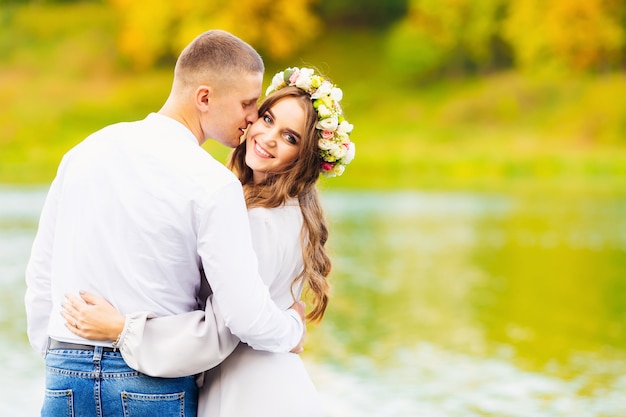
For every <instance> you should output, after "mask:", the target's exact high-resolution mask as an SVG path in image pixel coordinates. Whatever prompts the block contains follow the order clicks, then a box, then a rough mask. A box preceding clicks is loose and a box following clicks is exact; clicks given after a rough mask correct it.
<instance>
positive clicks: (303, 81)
mask: <svg viewBox="0 0 626 417" xmlns="http://www.w3.org/2000/svg"><path fill="white" fill-rule="evenodd" d="M287 86H295V87H298V88H300V89H302V90H304V91H306V92H307V93H309V95H310V96H311V100H312V101H313V107H314V108H315V110H316V111H317V118H318V122H317V125H316V126H315V128H316V129H317V130H318V137H319V140H318V148H319V156H320V159H321V163H322V175H324V176H325V177H329V178H330V177H336V176H339V175H341V174H343V171H344V170H345V169H346V165H348V164H349V163H350V162H352V160H353V159H354V155H355V151H356V148H355V145H354V143H353V142H351V141H350V137H349V135H350V133H351V132H352V128H353V127H354V126H353V125H351V124H350V123H348V121H347V120H346V119H345V117H344V116H343V110H342V109H341V106H340V105H339V102H340V101H341V99H342V98H343V91H341V89H340V88H338V87H336V86H335V85H334V84H332V83H331V82H330V81H328V80H326V79H324V78H323V77H322V76H320V75H316V74H315V71H314V70H312V69H310V68H287V69H286V70H284V71H281V72H279V73H277V74H276V75H274V78H272V83H271V84H270V86H269V87H268V88H267V91H266V92H265V95H269V94H270V93H272V92H274V91H277V90H280V89H281V88H284V87H287Z"/></svg>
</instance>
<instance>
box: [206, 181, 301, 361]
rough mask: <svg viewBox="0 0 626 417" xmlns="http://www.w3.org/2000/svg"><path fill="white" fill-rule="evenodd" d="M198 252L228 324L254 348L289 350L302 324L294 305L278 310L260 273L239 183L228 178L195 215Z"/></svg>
mask: <svg viewBox="0 0 626 417" xmlns="http://www.w3.org/2000/svg"><path fill="white" fill-rule="evenodd" d="M198 225H199V226H198V254H199V255H200V258H201V259H202V264H203V267H204V271H205V273H206V277H207V280H208V282H209V284H210V285H211V288H212V290H213V297H214V298H213V304H214V305H217V306H218V308H219V310H220V312H221V315H222V316H223V318H224V322H225V323H226V326H227V327H228V328H229V329H230V331H231V332H232V333H233V334H235V335H236V336H237V337H239V338H240V339H241V340H242V341H243V342H245V343H247V344H248V345H250V346H252V347H253V348H255V349H258V350H267V351H272V352H288V351H290V350H292V349H294V347H296V346H298V345H299V343H300V340H301V339H302V337H303V334H304V324H303V322H302V319H301V318H300V315H299V313H298V312H297V311H296V310H294V309H289V310H287V311H282V310H280V309H279V308H278V307H277V306H276V304H275V303H274V302H273V301H272V299H271V298H270V295H269V291H268V289H267V287H266V286H265V284H264V283H263V281H262V280H261V277H260V276H259V273H258V266H257V258H256V255H255V253H254V250H253V247H252V240H251V236H250V226H249V223H248V215H247V211H246V206H245V201H244V197H243V191H242V189H241V185H240V184H239V183H238V182H232V183H229V184H227V185H225V186H224V187H222V189H220V191H219V193H216V195H214V196H210V200H209V202H208V203H207V204H206V207H205V210H204V211H203V212H202V213H198Z"/></svg>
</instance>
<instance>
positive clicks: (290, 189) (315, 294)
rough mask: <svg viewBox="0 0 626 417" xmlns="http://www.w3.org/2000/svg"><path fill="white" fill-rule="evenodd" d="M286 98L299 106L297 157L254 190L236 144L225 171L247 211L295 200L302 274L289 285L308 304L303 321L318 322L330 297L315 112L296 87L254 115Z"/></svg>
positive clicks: (276, 96) (243, 151)
mask: <svg viewBox="0 0 626 417" xmlns="http://www.w3.org/2000/svg"><path fill="white" fill-rule="evenodd" d="M288 97H292V98H296V99H297V100H300V101H301V102H302V104H303V105H304V109H305V113H306V115H305V129H304V132H302V140H301V142H300V148H299V152H298V155H297V157H296V158H295V160H294V161H293V162H292V164H291V166H290V167H288V168H287V169H286V170H284V171H282V172H279V173H268V175H267V178H266V179H265V180H264V181H263V182H262V183H258V184H255V183H254V181H253V177H252V170H251V169H250V168H249V167H248V166H247V165H246V162H245V159H246V143H245V141H244V142H243V143H241V144H240V145H239V146H238V147H237V148H235V149H234V150H233V152H232V153H231V155H230V157H229V160H228V167H229V168H230V169H231V170H232V171H233V172H234V173H235V175H237V177H238V178H239V180H240V181H241V183H242V184H243V190H244V195H245V198H246V204H247V206H248V208H252V207H265V208H273V207H279V206H281V205H282V204H284V203H285V201H286V200H287V199H288V198H297V199H298V202H299V204H300V210H301V211H302V217H303V220H304V221H303V225H302V230H301V232H300V239H301V241H302V258H303V261H304V268H303V270H302V273H301V274H300V275H299V276H298V277H296V279H295V280H294V282H293V283H292V288H293V285H294V284H295V283H296V282H298V281H300V280H304V286H305V289H306V291H307V295H310V296H311V298H312V302H313V304H312V309H311V311H310V312H309V313H308V314H307V316H306V318H307V320H309V321H313V322H319V321H320V320H321V319H322V317H323V316H324V312H325V311H326V307H327V305H328V299H329V294H330V285H329V283H328V275H329V274H330V270H331V261H330V258H329V257H328V254H327V253H326V248H325V244H326V240H327V239H328V228H327V225H326V219H325V217H324V212H323V210H322V206H321V204H320V201H319V196H318V192H317V187H316V186H315V185H316V182H317V179H318V178H319V176H320V170H321V162H320V158H319V150H318V146H317V143H318V137H317V132H316V130H315V125H316V123H317V112H316V111H315V109H314V108H313V104H312V102H311V97H310V96H309V94H308V93H307V92H305V91H303V90H301V89H299V88H297V87H285V88H283V89H281V90H278V91H276V92H274V93H272V94H271V95H269V96H268V97H267V98H266V99H265V100H264V101H263V103H262V104H261V106H260V107H259V115H260V116H262V115H263V114H265V112H266V111H267V110H268V109H269V108H271V107H272V106H274V105H275V104H276V103H277V102H279V101H280V100H283V99H285V98H288Z"/></svg>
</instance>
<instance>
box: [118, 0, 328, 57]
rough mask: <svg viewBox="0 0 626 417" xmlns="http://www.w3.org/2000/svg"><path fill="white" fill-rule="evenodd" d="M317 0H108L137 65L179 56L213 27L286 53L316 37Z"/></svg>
mask: <svg viewBox="0 0 626 417" xmlns="http://www.w3.org/2000/svg"><path fill="white" fill-rule="evenodd" d="M316 1H317V0H239V1H237V2H233V1H228V0H212V1H204V2H199V1H197V0H176V1H170V0H108V2H109V3H111V4H112V5H113V7H114V8H115V10H116V11H117V13H118V14H119V19H120V24H121V28H120V38H119V42H120V50H121V51H122V53H123V54H124V55H125V56H126V57H127V58H128V59H129V60H130V62H131V63H132V65H133V66H135V67H136V68H145V67H148V66H150V65H152V64H154V63H155V62H157V61H158V60H159V59H162V58H167V57H171V56H176V55H177V54H178V53H179V52H180V50H182V48H183V47H184V46H185V45H186V44H187V43H189V42H190V41H191V40H192V39H193V38H194V37H195V36H197V35H198V34H200V33H201V32H204V31H206V30H208V29H223V30H226V31H229V32H231V33H233V34H235V35H237V36H239V37H240V38H242V39H243V40H245V41H246V42H248V43H250V44H251V45H253V46H254V47H255V48H256V49H257V50H258V51H259V52H260V53H261V54H262V55H266V56H268V57H270V58H275V59H280V58H285V57H287V56H289V55H290V54H292V53H293V52H295V51H296V50H297V49H298V48H300V47H302V46H303V45H305V44H306V43H307V42H309V41H311V40H312V39H314V38H315V36H316V35H317V34H318V33H319V31H320V22H319V18H318V17H317V15H316V14H315V13H314V11H313V10H312V7H313V4H314V3H316Z"/></svg>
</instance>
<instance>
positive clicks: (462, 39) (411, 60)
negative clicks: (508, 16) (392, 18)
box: [388, 0, 509, 77]
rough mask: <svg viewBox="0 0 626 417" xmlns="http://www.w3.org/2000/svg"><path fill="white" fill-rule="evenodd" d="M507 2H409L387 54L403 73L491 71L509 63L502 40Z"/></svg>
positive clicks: (456, 0)
mask: <svg viewBox="0 0 626 417" xmlns="http://www.w3.org/2000/svg"><path fill="white" fill-rule="evenodd" d="M505 3H506V0H410V2H409V8H408V13H407V15H406V17H405V18H404V19H402V20H401V21H400V22H398V23H397V24H396V25H395V26H394V27H393V28H392V30H391V32H390V34H389V38H388V51H389V55H390V59H391V63H392V67H394V68H395V69H396V70H398V71H399V72H400V73H404V74H408V75H412V76H416V77H423V76H426V75H430V74H434V73H441V72H448V73H450V72H454V73H466V72H469V71H476V70H486V69H490V68H494V67H495V66H498V65H506V64H507V63H508V62H509V60H508V58H507V51H506V48H504V47H503V46H502V45H503V44H502V42H501V40H500V39H499V37H498V36H499V24H500V21H501V16H502V14H503V10H504V6H505Z"/></svg>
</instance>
